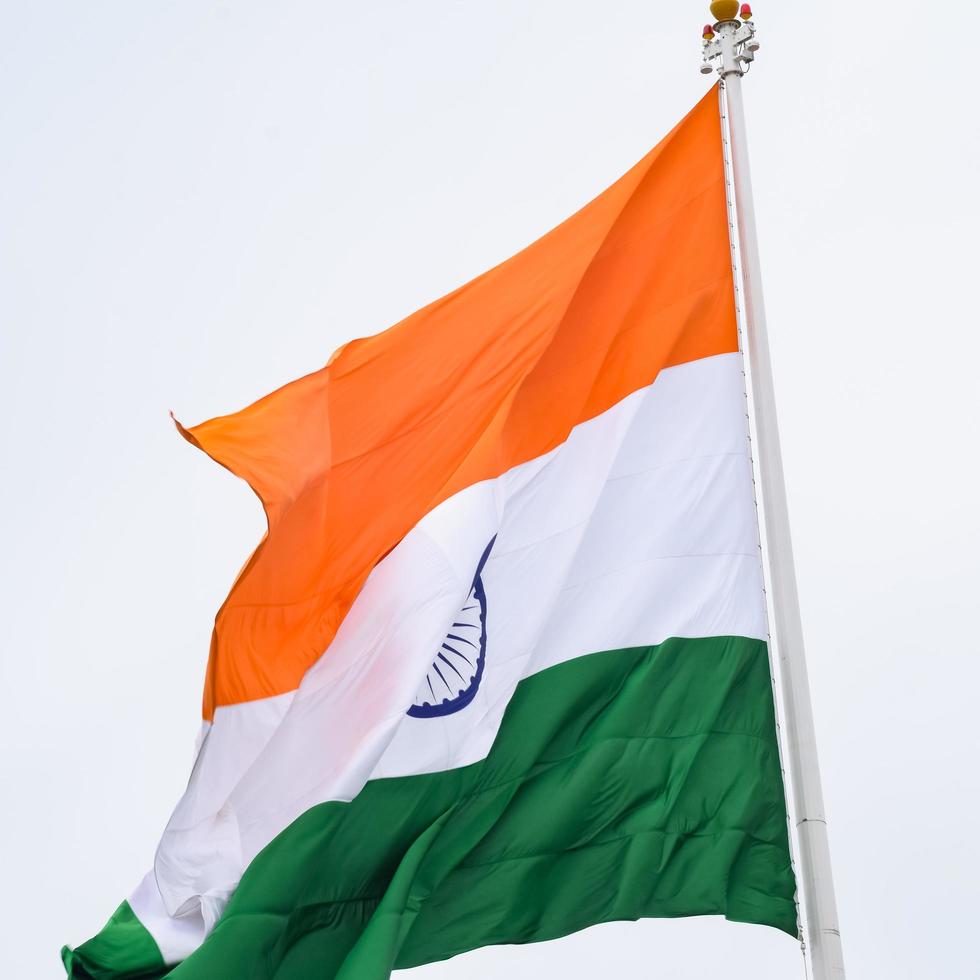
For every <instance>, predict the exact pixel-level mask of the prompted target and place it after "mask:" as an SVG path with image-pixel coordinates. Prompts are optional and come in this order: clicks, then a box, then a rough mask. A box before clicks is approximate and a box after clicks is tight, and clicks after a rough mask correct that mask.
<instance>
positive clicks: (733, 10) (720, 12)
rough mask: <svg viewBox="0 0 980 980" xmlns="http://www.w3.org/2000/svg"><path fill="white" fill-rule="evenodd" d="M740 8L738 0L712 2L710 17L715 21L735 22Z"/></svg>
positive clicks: (714, 0) (716, 0)
mask: <svg viewBox="0 0 980 980" xmlns="http://www.w3.org/2000/svg"><path fill="white" fill-rule="evenodd" d="M740 6H741V4H740V3H739V0H713V2H712V4H711V16H712V17H714V19H715V20H735V18H736V17H738V10H739V7H740Z"/></svg>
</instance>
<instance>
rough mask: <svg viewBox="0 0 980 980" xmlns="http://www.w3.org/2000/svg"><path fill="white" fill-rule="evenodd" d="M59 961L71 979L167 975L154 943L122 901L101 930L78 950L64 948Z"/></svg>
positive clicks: (145, 978)
mask: <svg viewBox="0 0 980 980" xmlns="http://www.w3.org/2000/svg"><path fill="white" fill-rule="evenodd" d="M61 960H62V962H63V963H64V964H65V969H66V970H67V971H68V976H69V977H70V978H71V980H114V978H116V977H132V978H133V980H136V978H137V977H138V978H139V980H158V978H159V977H163V976H166V974H167V968H166V967H165V966H164V964H163V958H162V957H161V956H160V950H159V949H157V944H156V943H155V942H154V941H153V937H152V936H151V935H150V934H149V933H148V932H147V931H146V929H145V928H144V927H143V923H142V922H140V920H139V919H137V918H136V916H135V915H134V914H133V910H132V909H131V908H130V907H129V902H123V903H122V905H120V906H119V908H117V909H116V911H115V912H114V913H113V914H112V918H111V919H110V920H109V921H108V922H107V923H106V924H105V926H104V927H103V929H102V931H101V932H100V933H99V934H98V935H97V936H95V937H93V938H92V939H90V940H89V941H88V942H87V943H82V945H81V946H79V947H78V948H77V949H69V948H68V947H67V946H65V947H64V948H63V949H62V951H61Z"/></svg>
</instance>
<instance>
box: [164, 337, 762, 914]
mask: <svg viewBox="0 0 980 980" xmlns="http://www.w3.org/2000/svg"><path fill="white" fill-rule="evenodd" d="M495 535H496V541H495V543H494V546H493V549H492V552H491V553H490V557H489V560H488V561H487V564H486V566H485V568H484V570H483V574H482V580H483V583H484V586H485V591H486V602H487V616H486V623H487V644H486V666H485V672H484V675H483V678H482V682H481V684H480V687H479V689H478V691H477V693H476V695H475V697H474V699H473V701H472V703H470V704H469V705H468V706H467V707H465V708H463V709H462V710H460V711H459V712H457V713H455V714H450V715H447V716H445V717H439V718H416V717H410V716H408V715H406V709H407V708H408V707H409V706H410V705H411V704H412V702H413V699H414V698H415V696H416V693H417V691H418V690H419V688H420V685H421V684H422V683H423V681H424V678H425V676H426V672H427V671H428V669H429V667H430V665H431V663H432V661H433V659H434V657H435V655H436V652H437V651H438V650H439V649H440V644H441V643H442V641H443V640H444V639H445V638H446V635H447V633H448V632H449V629H450V624H451V623H453V622H454V619H455V618H456V617H457V615H458V614H459V611H460V609H461V607H462V605H463V603H464V600H466V597H467V595H468V594H469V591H470V588H471V585H472V581H473V575H474V571H475V569H476V567H477V565H478V563H479V560H480V557H481V555H482V554H483V552H484V550H485V548H486V546H487V544H488V542H489V541H490V540H491V539H492V538H494V536H495ZM724 635H738V636H748V637H757V638H765V636H766V617H765V608H764V601H763V592H762V579H761V567H760V556H759V551H758V531H757V526H756V513H755V506H754V501H753V491H752V469H751V463H750V459H749V454H748V434H747V429H746V419H745V402H744V392H743V379H742V370H741V360H740V357H739V355H737V354H726V355H720V356H717V357H711V358H705V359H703V360H699V361H695V362H692V363H690V364H685V365H681V366H679V367H675V368H670V369H668V370H665V371H663V372H661V374H660V376H659V378H658V379H657V381H656V383H655V384H653V385H652V386H650V387H649V388H645V389H643V390H641V391H638V392H635V393H634V394H632V395H630V396H629V397H628V398H626V399H624V400H623V401H622V402H620V403H619V404H617V405H616V406H614V407H613V408H612V409H610V410H609V411H607V412H605V413H604V414H602V415H601V416H599V417H597V418H595V419H592V420H590V421H589V422H586V423H583V424H582V425H580V426H577V427H576V428H575V429H574V430H573V432H572V433H571V435H570V436H569V438H568V440H567V441H566V442H565V443H564V444H562V445H561V446H560V447H558V448H557V449H556V450H554V451H553V452H551V453H548V454H547V455H545V456H543V457H540V458H538V459H535V460H532V461H530V462H528V463H525V464H522V465H520V466H517V467H515V468H514V469H512V470H510V471H509V472H508V473H505V474H504V475H503V476H501V477H499V478H498V479H495V480H488V481H485V482H483V483H480V484H477V485H475V486H472V487H469V488H467V489H466V490H464V491H462V492H461V493H459V494H457V495H455V496H454V497H452V498H451V499H450V500H447V501H445V502H444V503H443V504H441V505H439V507H437V508H436V509H435V510H433V511H432V512H431V513H430V514H428V515H427V516H426V517H425V518H424V519H423V520H422V521H421V522H420V523H419V524H418V526H417V527H416V528H414V529H413V530H412V531H411V533H410V534H408V535H407V536H406V538H405V539H404V540H403V541H402V542H401V544H399V546H398V547H397V548H396V549H394V551H392V553H391V554H390V555H389V556H388V557H387V558H386V559H385V560H384V561H383V562H381V563H380V564H379V565H378V566H377V568H376V569H375V570H374V571H373V572H372V574H371V575H370V577H369V578H368V581H367V583H366V585H365V587H364V589H363V591H362V593H361V594H360V596H358V599H357V601H356V602H355V603H354V606H353V607H352V609H351V611H350V612H349V614H348V616H347V618H346V619H345V621H344V623H343V624H342V625H341V628H340V630H339V631H338V633H337V635H336V637H335V639H334V641H333V643H332V644H331V646H330V648H329V650H328V651H327V653H326V655H324V656H322V657H321V658H320V660H319V661H318V662H317V663H316V664H315V665H314V666H313V667H312V668H311V669H310V670H309V672H308V673H307V675H306V677H305V678H304V680H303V683H302V684H301V686H300V688H299V690H298V691H297V692H296V693H295V695H292V696H288V695H287V696H282V697H281V698H279V699H269V700H268V701H260V702H249V703H246V704H242V705H236V706H234V707H231V708H220V709H218V711H217V712H216V713H215V718H214V724H213V726H212V729H211V732H210V733H209V735H208V738H207V740H206V741H205V744H204V746H203V749H202V752H201V754H200V756H199V759H198V763H197V765H196V766H195V770H194V773H193V775H192V778H191V781H190V784H189V786H188V789H187V792H186V794H185V796H184V798H183V799H182V800H181V802H180V804H179V805H178V807H177V810H176V811H175V813H174V816H173V818H172V820H171V823H170V825H169V827H168V828H167V831H166V833H165V835H164V838H163V840H162V841H161V844H160V848H159V850H158V855H157V863H156V871H157V881H158V882H159V884H160V887H161V894H162V899H163V903H164V905H165V906H166V907H167V908H168V909H170V910H171V912H176V911H177V910H181V911H184V912H187V913H191V914H192V915H193V914H195V910H196V909H197V907H198V906H199V905H203V910H204V911H203V919H202V920H201V921H202V923H203V926H204V928H208V927H209V926H210V924H211V922H212V921H213V919H214V918H215V917H216V915H217V914H219V913H220V910H221V908H222V907H223V904H224V901H225V900H226V898H227V896H228V894H229V893H230V891H231V890H233V888H234V886H235V883H236V881H237V878H238V876H239V875H240V874H241V871H242V870H243V869H244V868H245V867H246V866H247V864H248V862H249V861H250V860H251V859H252V858H253V857H254V856H255V854H256V853H257V852H258V851H259V850H260V849H261V848H262V847H263V846H264V845H265V844H266V843H268V842H269V841H270V840H271V839H272V838H273V837H274V836H275V835H276V834H277V833H278V832H279V831H281V830H282V829H283V828H285V827H286V826H287V825H288V824H289V823H291V822H292V821H293V820H294V819H295V818H296V817H298V816H299V815H300V814H301V813H303V812H304V811H305V810H307V809H308V808H309V807H311V806H313V805H315V804H317V803H320V802H323V801H325V800H349V799H352V798H353V797H354V796H355V795H356V794H357V793H358V792H359V791H360V789H361V788H362V787H363V785H364V783H365V781H366V780H368V779H369V778H377V777H382V776H398V775H408V774H413V773H422V772H432V771H438V770H441V769H446V768H451V767H454V766H460V765H466V764H468V763H471V762H475V761H477V760H479V759H481V758H483V757H484V756H485V755H486V753H487V752H488V751H489V749H490V746H491V744H492V742H493V739H494V737H495V735H496V732H497V730H498V727H499V724H500V719H501V717H502V715H503V712H504V709H505V708H506V705H507V702H508V701H509V699H510V696H511V694H512V692H513V690H514V688H515V686H516V684H517V683H518V682H519V681H520V680H521V679H522V678H524V677H527V676H529V675H531V674H534V673H536V672H538V671H540V670H543V669H545V668H547V667H550V666H553V665H555V664H558V663H561V662H563V661H566V660H569V659H572V658H574V657H579V656H582V655H585V654H589V653H594V652H598V651H603V650H614V649H620V648H625V647H635V646H646V645H652V644H656V643H660V642H662V641H663V640H665V639H667V638H668V637H671V636H680V637H702V636H724ZM272 702H276V703H275V704H272ZM246 730H249V731H250V734H251V741H250V743H249V745H248V747H247V748H243V747H242V746H241V745H240V744H239V738H240V737H241V735H242V733H243V732H244V731H246ZM223 732H227V733H228V734H226V735H225V734H219V733H223ZM262 745H264V747H261V748H257V747H258V746H262ZM231 785H234V789H233V790H231V791H230V792H229V791H228V787H229V786H231Z"/></svg>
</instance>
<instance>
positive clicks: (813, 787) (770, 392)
mask: <svg viewBox="0 0 980 980" xmlns="http://www.w3.org/2000/svg"><path fill="white" fill-rule="evenodd" d="M711 12H712V14H713V15H714V17H715V18H716V20H717V21H718V22H717V23H716V24H715V25H714V27H713V28H708V29H707V30H706V31H705V45H704V64H703V66H702V69H701V70H702V72H703V73H704V74H710V73H711V72H712V71H714V70H715V69H716V68H717V71H718V73H719V74H720V75H721V79H722V81H721V85H722V87H723V89H724V96H723V97H724V99H725V100H726V103H727V110H728V111H727V116H728V135H729V140H730V146H731V170H732V174H731V177H730V180H731V181H732V182H733V183H734V189H735V209H736V214H737V220H738V252H739V255H740V269H741V280H742V291H743V296H744V304H745V327H746V334H747V344H746V346H747V348H748V359H749V374H750V376H751V383H752V405H753V409H754V411H753V415H754V422H755V425H754V428H755V444H756V452H757V465H758V470H759V478H760V482H761V490H762V510H763V516H764V526H765V540H766V552H767V557H768V571H769V579H770V581H769V594H770V598H771V603H770V606H771V609H772V616H773V621H774V626H775V637H776V651H777V654H778V661H779V671H778V672H779V678H780V686H781V689H782V704H781V708H782V715H783V719H784V727H785V736H786V743H787V749H788V754H789V768H790V777H791V784H792V790H793V810H794V814H793V818H794V820H795V824H796V835H795V836H796V843H797V848H798V853H799V859H800V860H799V878H800V880H801V884H802V889H803V939H804V943H805V952H806V956H807V959H808V961H809V964H810V968H811V971H812V975H813V980H843V978H844V958H843V952H842V949H841V940H840V929H839V925H838V920H837V902H836V899H835V897H834V882H833V878H832V875H831V865H830V847H829V843H828V840H827V817H826V812H825V809H824V802H823V791H822V789H821V784H820V769H819V766H818V763H817V745H816V736H815V732H814V727H813V708H812V705H811V702H810V683H809V679H808V677H807V668H806V657H805V654H804V648H803V626H802V622H801V620H800V603H799V596H798V594H797V588H796V570H795V566H794V564H793V545H792V541H791V539H790V528H789V511H788V508H787V505H786V485H785V481H784V478H783V462H782V453H781V451H780V448H779V429H778V426H777V422H776V399H775V393H774V389H773V380H772V363H771V360H770V356H769V339H768V335H767V331H766V311H765V306H764V304H763V299H762V272H761V267H760V263H759V245H758V240H757V237H756V228H755V211H754V207H753V202H752V180H751V176H750V173H749V159H748V147H747V143H746V135H745V112H744V108H743V104H742V76H743V75H744V74H745V72H746V70H747V69H748V67H749V65H750V64H751V62H752V61H753V59H754V57H755V52H756V51H757V50H758V47H759V45H758V43H757V42H756V40H755V27H754V25H753V24H752V23H751V16H752V14H751V10H750V8H748V6H747V5H743V6H742V8H741V12H742V18H743V22H740V21H739V20H738V19H736V18H737V17H738V14H739V3H738V2H737V0H715V2H714V3H712V4H711ZM712 31H713V36H712V33H711V32H712ZM726 164H727V160H726ZM733 245H734V243H733Z"/></svg>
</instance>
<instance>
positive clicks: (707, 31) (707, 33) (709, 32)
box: [701, 24, 715, 41]
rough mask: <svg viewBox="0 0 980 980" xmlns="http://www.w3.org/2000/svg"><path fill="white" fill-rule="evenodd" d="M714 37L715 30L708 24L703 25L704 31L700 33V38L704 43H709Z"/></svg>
mask: <svg viewBox="0 0 980 980" xmlns="http://www.w3.org/2000/svg"><path fill="white" fill-rule="evenodd" d="M714 36H715V29H714V28H713V27H712V26H711V25H710V24H705V25H704V30H703V31H702V32H701V37H703V38H704V39H705V40H706V41H710V40H711V39H712V38H713V37H714Z"/></svg>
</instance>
